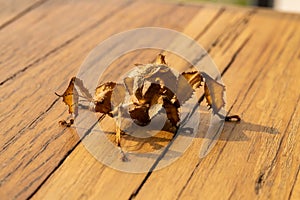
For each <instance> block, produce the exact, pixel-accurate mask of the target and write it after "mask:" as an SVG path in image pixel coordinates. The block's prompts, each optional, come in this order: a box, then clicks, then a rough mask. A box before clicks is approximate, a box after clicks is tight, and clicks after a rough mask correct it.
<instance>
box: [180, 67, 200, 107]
mask: <svg viewBox="0 0 300 200" xmlns="http://www.w3.org/2000/svg"><path fill="white" fill-rule="evenodd" d="M202 81H203V78H202V76H201V75H200V74H199V72H198V71H193V72H183V73H182V74H181V75H179V77H178V81H177V90H176V95H177V98H178V100H179V102H180V103H181V105H183V104H184V103H185V102H186V101H187V100H188V99H190V98H191V97H192V95H193V93H194V90H195V89H197V88H199V87H200V86H201V82H202Z"/></svg>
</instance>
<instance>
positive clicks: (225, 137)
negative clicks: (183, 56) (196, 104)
mask: <svg viewBox="0 0 300 200" xmlns="http://www.w3.org/2000/svg"><path fill="white" fill-rule="evenodd" d="M61 3H62V2H61V1H55V2H54V3H53V4H52V3H51V5H52V6H53V7H52V6H49V5H50V2H46V3H45V4H43V5H41V6H39V7H37V8H35V9H33V10H31V11H30V12H28V13H27V14H26V15H24V16H23V17H20V19H18V20H17V21H15V22H13V23H11V24H10V25H9V26H7V27H5V28H3V30H2V34H1V35H0V41H1V43H0V44H1V45H2V44H3V45H2V47H4V48H3V49H1V51H2V52H3V53H2V54H1V74H3V80H2V78H1V81H2V85H1V87H0V92H1V115H0V124H1V127H2V130H1V136H0V137H1V139H0V146H1V149H0V163H1V164H2V167H1V171H0V196H1V197H2V198H4V199H10V198H17V199H24V198H28V197H33V199H84V198H85V199H99V198H101V199H116V198H118V199H128V198H133V197H135V198H137V199H153V198H155V199H157V198H159V199H175V198H177V199H185V198H187V199H199V198H205V199H229V198H233V199H267V198H271V199H298V198H299V197H300V190H299V188H300V181H299V180H300V175H299V169H300V162H299V161H300V157H299V152H300V145H299V142H300V137H299V134H298V133H299V116H300V115H299V111H300V106H299V105H300V104H299V101H300V93H299V85H300V80H299V74H300V71H299V70H300V69H299V67H298V66H299V64H300V63H299V62H300V52H299V48H298V47H299V45H300V28H299V27H300V26H299V25H300V16H299V15H293V14H283V13H277V12H273V11H268V10H260V9H253V8H247V9H243V8H233V7H223V6H222V7H221V6H216V5H214V6H210V5H206V4H204V6H193V5H184V4H180V5H177V4H168V3H159V2H154V3H145V2H143V1H134V2H131V1H127V2H124V3H123V2H122V3H123V4H122V5H119V6H118V7H117V6H116V5H114V3H106V4H103V3H95V2H94V3H93V2H92V1H88V2H86V3H83V2H81V3H79V4H63V3H62V4H63V5H64V6H61V7H59V9H58V7H57V6H58V5H60V4H61ZM48 4H49V5H48ZM46 5H48V6H46ZM103 5H104V6H103ZM82 7H83V8H86V10H85V9H83V10H84V11H83V12H81V9H82ZM90 9H92V10H91V11H89V12H87V10H90ZM109 9H115V10H116V11H115V12H113V13H112V15H111V16H109ZM68 10H72V12H71V13H70V14H69V13H67V12H66V11H68ZM101 11H102V12H101ZM43 13H44V14H45V13H47V14H46V16H47V17H46V19H45V17H44V18H40V16H43ZM145 13H151V15H150V14H149V15H148V14H147V15H146V14H145ZM107 16H109V17H107ZM63 17H65V19H63V20H61V18H63ZM75 18H76V19H77V20H78V21H77V23H75V22H73V21H72V20H71V19H74V20H75ZM85 18H88V19H90V20H85ZM57 20H61V21H60V23H58V24H57V25H56V23H54V22H56V21H57ZM99 21H101V23H99ZM121 21H122V22H123V23H120V22H121ZM33 22H36V25H34V26H35V27H32V30H37V31H38V32H39V34H37V36H36V38H34V37H30V36H28V34H29V33H30V32H31V31H32V30H31V31H28V32H27V34H24V37H20V38H19V39H18V40H17V42H13V41H15V40H14V39H15V38H16V37H17V36H18V35H20V33H23V32H25V33H26V30H27V29H26V27H29V26H30V24H32V23H33ZM47 22H48V23H47ZM79 22H80V23H79ZM45 23H46V24H54V26H57V27H56V29H59V31H58V32H55V31H52V30H51V26H47V25H45ZM78 24H79V26H78V27H77V26H76V25H78ZM98 24H99V25H98ZM114 24H118V25H117V26H114ZM142 26H162V27H166V28H172V29H175V30H179V31H182V32H183V33H185V34H187V35H189V36H190V37H192V38H194V39H195V40H196V41H197V42H198V43H199V44H201V45H202V46H203V47H204V48H205V49H207V50H208V52H209V53H210V55H211V57H212V58H213V59H214V61H215V62H216V64H217V66H218V67H219V70H220V72H221V73H222V74H223V81H224V83H225V85H226V92H227V109H228V110H229V111H230V113H232V114H235V113H238V114H240V115H241V117H242V119H243V120H242V122H241V123H239V124H232V123H227V124H225V127H224V130H223V132H222V135H221V137H220V138H219V140H218V142H217V144H216V146H215V147H214V148H213V150H212V151H211V152H210V153H209V154H208V155H207V156H206V157H205V158H202V159H199V148H200V146H201V144H202V142H203V137H204V134H205V132H206V130H207V126H208V120H209V115H207V113H208V112H207V111H201V112H202V113H201V125H203V127H201V129H199V132H198V135H197V137H196V138H195V139H194V142H193V144H192V145H191V146H190V148H189V149H188V150H187V151H186V152H185V153H184V155H183V156H182V157H180V158H179V159H178V160H177V161H176V162H174V163H173V164H172V165H170V166H168V167H166V168H164V169H161V170H158V171H154V172H152V173H148V174H130V173H124V172H119V171H117V170H114V169H111V168H109V167H107V166H105V165H103V164H101V163H99V161H97V160H96V159H95V158H93V157H92V155H90V154H89V152H88V151H87V150H86V149H85V147H84V146H83V144H82V143H80V142H79V138H78V136H77V135H76V131H75V130H74V129H73V128H69V129H64V128H62V127H59V126H58V125H57V121H58V120H60V119H63V118H66V117H67V113H66V108H65V105H64V104H63V103H61V102H60V101H61V100H60V99H57V98H56V97H55V96H54V94H53V92H54V91H63V89H65V87H66V86H67V83H68V81H69V78H70V77H71V76H73V75H75V74H76V73H77V71H76V70H77V69H78V67H79V66H80V64H81V62H82V61H83V59H84V58H85V57H86V56H87V53H88V52H90V51H91V49H93V47H94V46H95V45H97V44H98V43H99V42H100V41H103V40H104V39H105V38H107V37H109V36H110V35H112V34H114V33H118V32H120V31H123V30H128V29H130V28H134V27H142ZM48 33H49V34H50V36H48ZM38 40H40V42H37V41H38ZM2 41H3V42H2ZM24 41H26V42H24ZM27 42H28V43H27ZM22 44H24V45H23V46H22ZM10 47H11V49H10V50H9V48H10ZM16 49H21V52H23V53H26V54H25V55H30V56H27V57H25V58H24V57H21V58H20V57H17V55H18V54H16V55H14V54H13V53H14V51H15V50H16ZM25 50H27V51H28V52H25ZM49 52H50V53H49ZM157 52H158V51H154V50H148V51H143V52H142V53H139V52H132V53H131V54H128V55H127V56H124V57H123V58H120V60H118V61H116V62H115V63H113V64H112V66H111V67H110V68H109V69H108V70H107V73H110V72H111V71H113V70H114V69H115V68H116V67H118V66H120V65H121V64H123V65H124V68H123V70H125V71H126V69H127V66H128V65H131V64H134V63H136V62H138V63H141V62H142V63H143V62H149V61H151V60H153V56H154V55H155V54H157ZM166 54H167V62H168V63H169V64H170V65H171V66H172V67H175V68H176V69H178V70H184V69H186V68H187V66H188V65H187V63H186V62H184V61H182V60H180V59H179V58H178V57H177V56H174V55H172V54H169V53H166ZM151 56H152V57H151ZM2 60H3V61H2ZM32 60H35V61H34V62H32ZM30 63H33V64H30ZM24 66H30V67H28V68H24ZM8 69H11V70H12V71H11V72H8ZM23 69H25V70H23ZM20 70H21V71H20ZM22 70H23V71H22ZM18 71H20V72H18ZM119 73H121V71H120V72H119ZM113 75H114V76H116V78H117V76H119V75H118V74H117V73H116V74H114V73H113ZM6 79H7V80H6ZM5 80H6V81H5ZM109 123H110V122H108V121H104V122H103V125H104V126H106V128H107V129H109V130H111V131H113V130H114V125H109ZM123 143H124V144H125V146H126V144H127V143H128V144H131V146H130V147H132V146H134V145H137V144H136V143H132V142H131V141H126V140H125V141H123Z"/></svg>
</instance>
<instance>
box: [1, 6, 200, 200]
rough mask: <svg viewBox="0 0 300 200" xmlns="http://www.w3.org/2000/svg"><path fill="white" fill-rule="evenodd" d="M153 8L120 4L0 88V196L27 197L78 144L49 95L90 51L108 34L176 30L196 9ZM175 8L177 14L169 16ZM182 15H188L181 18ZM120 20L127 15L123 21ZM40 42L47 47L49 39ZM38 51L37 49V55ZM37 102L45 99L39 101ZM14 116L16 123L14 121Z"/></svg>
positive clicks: (65, 80)
mask: <svg viewBox="0 0 300 200" xmlns="http://www.w3.org/2000/svg"><path fill="white" fill-rule="evenodd" d="M109 5H111V4H109ZM109 5H107V6H109ZM77 6H78V5H77ZM104 8H105V7H104ZM154 8H156V4H152V3H150V4H149V3H148V4H145V3H143V2H133V3H131V4H129V5H127V6H120V8H119V10H118V12H116V13H114V15H112V16H111V17H109V18H106V19H105V20H103V22H102V23H101V26H95V27H91V28H90V29H89V30H87V31H86V33H85V34H82V35H81V36H80V37H78V38H80V39H77V40H73V41H72V42H69V43H67V45H66V46H64V47H62V48H60V49H59V50H58V51H57V52H55V53H53V54H51V55H49V56H48V57H47V59H45V58H44V59H42V60H40V61H39V62H37V63H35V64H34V65H33V66H32V67H30V68H29V69H28V70H26V71H25V72H24V73H22V74H20V75H19V76H17V77H16V78H14V79H13V80H11V81H9V82H6V83H5V84H3V85H2V86H1V92H2V93H1V104H2V105H6V106H5V107H1V122H0V123H1V126H2V127H3V128H2V131H1V133H2V134H1V147H2V148H1V158H0V160H1V163H3V166H4V167H3V169H2V170H1V172H0V176H1V181H0V182H1V190H0V193H1V196H3V197H8V196H13V197H14V198H25V197H28V196H29V195H30V194H32V193H33V192H34V191H35V190H36V189H37V188H38V187H39V185H40V184H42V183H43V181H44V180H45V179H46V178H47V176H49V175H50V174H51V173H52V171H54V170H55V169H56V167H57V166H59V165H60V162H61V161H63V160H64V159H65V158H66V156H67V155H68V152H69V151H70V150H71V149H72V148H74V146H75V145H76V143H77V142H78V137H77V135H76V133H75V132H74V131H72V130H64V129H63V128H61V127H59V126H58V121H57V119H60V118H64V117H66V116H67V113H66V112H65V106H64V105H63V104H61V102H59V103H57V102H58V99H57V97H56V96H55V95H54V93H53V92H54V91H58V90H59V88H61V89H64V88H65V85H66V83H67V82H68V81H69V77H71V76H72V75H75V74H76V72H77V71H76V70H77V69H78V67H79V66H80V64H81V62H82V61H83V59H84V58H85V57H86V56H87V54H88V52H89V51H90V50H91V49H92V48H94V47H95V46H96V45H97V44H98V43H99V42H100V41H102V40H104V39H106V38H107V37H109V36H110V35H112V34H114V33H118V32H120V31H124V30H127V29H128V28H135V27H139V26H143V25H148V26H150V25H153V26H165V27H169V28H174V29H178V30H180V29H182V27H184V25H185V24H186V23H187V22H188V21H189V20H190V18H191V17H192V15H193V13H195V12H196V11H197V8H194V7H189V6H187V7H178V8H177V7H176V6H175V5H167V4H164V5H162V6H161V7H160V8H159V9H154ZM173 10H177V11H179V12H177V14H174V15H172V16H171V15H168V13H169V12H171V11H173ZM78 11H79V10H78ZM150 11H151V12H152V14H153V15H148V16H145V17H144V18H142V19H139V20H137V16H139V15H142V14H143V13H145V12H150ZM36 12H38V11H36ZM186 12H188V13H190V16H184V13H186ZM54 16H55V15H53V17H54ZM124 16H127V17H126V18H125V19H124ZM153 16H155V17H165V20H156V18H155V17H153ZM94 17H95V18H97V17H96V16H94ZM99 18H101V16H100V17H99ZM55 19H56V20H57V18H55ZM178 19H180V23H178ZM120 20H123V23H122V24H123V25H121V24H120V25H119V26H118V29H116V28H115V27H112V26H111V24H117V23H119V21H120ZM129 24H130V25H129ZM43 27H44V28H46V27H45V26H44V25H41V27H40V29H43ZM107 27H111V28H107ZM42 39H43V38H42ZM44 41H45V43H47V42H46V41H47V37H46V38H44ZM38 51H39V50H38V49H37V50H36V53H37V52H38ZM21 60H22V59H21ZM66 69H67V70H66ZM62 80H63V81H62ZM14 81H16V82H14ZM49 86H50V87H51V88H49ZM20 94H21V95H20ZM41 99H43V100H42V101H40V100H41ZM59 101H60V100H59ZM11 102H14V103H13V104H12V103H11ZM24 116H26V117H24ZM49 117H50V118H49ZM12 118H14V119H20V121H19V122H18V123H16V120H11V119H12ZM57 142H58V143H60V142H62V143H60V144H58V143H57ZM65 142H67V144H65ZM56 146H57V147H58V148H56ZM16 149H18V150H17V151H16ZM20 160H21V162H19V161H20Z"/></svg>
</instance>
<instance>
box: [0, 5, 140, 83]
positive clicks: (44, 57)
mask: <svg viewBox="0 0 300 200" xmlns="http://www.w3.org/2000/svg"><path fill="white" fill-rule="evenodd" d="M134 2H135V1H133V0H128V1H126V3H124V4H120V5H119V7H118V8H116V9H115V10H112V11H111V12H110V13H109V14H107V15H105V16H104V17H102V18H101V19H100V20H98V21H96V22H95V23H93V24H92V25H91V26H89V27H87V28H86V29H84V30H83V31H81V32H80V33H78V34H77V35H75V36H74V37H72V38H70V39H69V40H67V41H65V42H64V43H62V44H61V45H59V46H57V47H56V48H54V49H52V50H50V51H49V52H47V53H46V54H44V55H43V56H41V57H39V58H37V59H36V60H35V61H33V62H32V63H30V64H29V65H27V66H26V67H24V68H23V69H21V70H19V71H17V72H16V73H14V74H13V75H11V76H10V77H8V78H6V79H5V80H3V81H2V82H0V87H2V86H3V85H4V84H5V83H6V82H8V81H11V80H13V79H15V78H16V77H17V76H19V75H20V74H23V73H24V72H25V71H27V70H28V69H29V68H31V67H33V66H36V65H37V64H38V63H40V62H42V61H43V60H45V59H46V58H48V57H49V56H51V55H52V54H54V53H56V52H58V51H59V50H61V49H63V48H64V47H66V46H68V45H69V44H71V43H72V42H74V41H75V40H77V39H78V38H80V37H82V36H83V35H85V34H86V33H88V32H89V31H91V30H93V29H94V28H96V27H98V26H99V24H101V23H103V22H105V21H106V20H108V19H109V18H111V16H112V15H114V14H116V13H117V12H119V11H120V10H122V9H124V7H123V6H125V7H128V6H130V5H131V4H133V3H134Z"/></svg>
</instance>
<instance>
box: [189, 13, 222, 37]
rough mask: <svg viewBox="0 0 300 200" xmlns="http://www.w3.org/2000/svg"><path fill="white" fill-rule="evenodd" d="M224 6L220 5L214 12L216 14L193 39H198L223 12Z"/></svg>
mask: <svg viewBox="0 0 300 200" xmlns="http://www.w3.org/2000/svg"><path fill="white" fill-rule="evenodd" d="M225 10H226V8H225V7H222V8H220V9H219V11H218V12H217V13H216V15H215V16H214V17H213V18H212V19H211V21H210V22H209V23H208V24H207V25H206V26H205V28H204V29H203V30H202V31H201V32H200V33H199V34H198V35H197V36H196V37H195V39H194V40H196V41H197V40H199V39H200V38H201V36H202V35H203V34H204V33H205V32H206V31H207V30H208V29H210V27H212V25H213V24H214V23H215V22H216V21H217V20H218V19H219V18H220V17H221V15H222V14H223V13H224V12H225Z"/></svg>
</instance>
